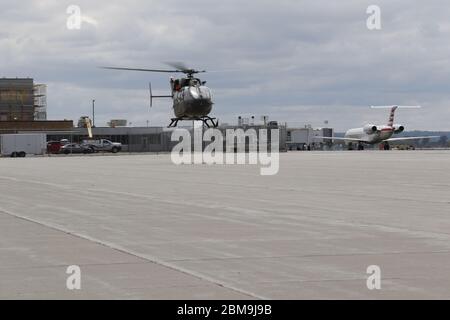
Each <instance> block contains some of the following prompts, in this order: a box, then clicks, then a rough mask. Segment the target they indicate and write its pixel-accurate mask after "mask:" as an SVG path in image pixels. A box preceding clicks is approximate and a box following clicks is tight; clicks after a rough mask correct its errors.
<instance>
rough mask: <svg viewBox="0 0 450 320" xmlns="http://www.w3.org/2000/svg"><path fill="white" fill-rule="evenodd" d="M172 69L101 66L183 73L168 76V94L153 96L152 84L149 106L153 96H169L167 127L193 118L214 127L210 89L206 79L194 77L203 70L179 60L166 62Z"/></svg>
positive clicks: (215, 123) (216, 121) (216, 122)
mask: <svg viewBox="0 0 450 320" xmlns="http://www.w3.org/2000/svg"><path fill="white" fill-rule="evenodd" d="M167 64H169V65H170V66H172V67H173V68H175V69H174V70H160V69H137V68H117V67H101V68H103V69H111V70H125V71H144V72H163V73H184V74H185V75H186V77H182V78H180V79H174V78H170V89H171V94H170V95H164V96H154V95H153V94H152V86H151V83H150V84H149V89H150V106H152V104H153V99H154V98H171V99H172V100H173V112H174V114H175V118H172V119H171V123H170V124H169V128H174V127H176V126H177V124H178V121H183V120H195V121H202V122H203V123H204V124H205V125H206V126H207V127H208V128H209V127H211V126H212V127H214V128H216V127H217V126H218V125H219V122H218V120H216V118H211V117H210V116H209V113H210V112H211V110H212V107H213V104H214V102H213V101H212V93H211V89H210V88H208V87H207V86H205V84H206V81H202V80H200V79H199V78H197V77H195V76H194V75H195V74H198V73H204V72H206V71H205V70H201V71H199V70H195V69H192V68H188V67H186V66H185V65H184V64H183V63H181V62H173V63H167Z"/></svg>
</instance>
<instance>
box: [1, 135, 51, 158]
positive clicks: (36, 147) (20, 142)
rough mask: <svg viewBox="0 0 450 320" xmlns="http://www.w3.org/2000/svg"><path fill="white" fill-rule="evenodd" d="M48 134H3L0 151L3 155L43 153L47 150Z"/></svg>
mask: <svg viewBox="0 0 450 320" xmlns="http://www.w3.org/2000/svg"><path fill="white" fill-rule="evenodd" d="M46 140H47V136H46V134H43V133H27V134H2V135H1V136H0V151H1V155H2V156H7V157H12V158H17V157H19V158H24V157H26V155H27V154H33V155H43V154H45V152H46V150H47V141H46Z"/></svg>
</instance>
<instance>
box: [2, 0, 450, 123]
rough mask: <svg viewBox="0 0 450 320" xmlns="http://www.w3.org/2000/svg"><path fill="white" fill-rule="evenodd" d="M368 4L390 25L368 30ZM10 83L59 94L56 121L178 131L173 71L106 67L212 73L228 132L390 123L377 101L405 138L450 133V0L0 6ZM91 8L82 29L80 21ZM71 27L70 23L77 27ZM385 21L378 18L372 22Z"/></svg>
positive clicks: (169, 0) (45, 0) (53, 103)
mask: <svg viewBox="0 0 450 320" xmlns="http://www.w3.org/2000/svg"><path fill="white" fill-rule="evenodd" d="M370 5H377V6H378V7H379V8H380V26H381V29H377V30H370V29H369V28H368V27H367V20H368V19H369V18H370V17H371V13H370V14H368V13H367V8H368V7H369V6H370ZM0 6H1V8H2V10H1V11H0V77H32V78H34V79H35V82H36V83H45V84H47V85H48V117H49V119H73V120H75V121H76V120H77V119H78V118H79V117H80V116H82V115H90V114H91V105H92V100H93V99H95V100H96V104H95V105H96V116H95V117H96V124H97V126H100V125H106V122H107V121H109V120H111V119H127V120H128V121H129V122H130V123H131V124H132V125H133V126H146V125H147V121H149V124H150V125H151V126H161V125H164V126H165V125H167V124H168V123H169V119H170V118H171V117H173V113H172V109H171V101H170V100H157V101H155V103H154V104H153V107H152V108H151V109H150V108H149V92H148V83H149V82H150V81H151V82H152V87H153V91H154V94H168V93H169V83H168V80H169V77H170V74H158V73H140V72H125V71H112V70H104V69H100V68H98V67H99V66H117V67H137V68H165V67H166V65H165V64H164V63H165V62H167V61H181V62H184V63H185V64H187V65H189V66H192V67H193V68H197V69H206V70H208V71H211V72H209V73H206V74H202V80H206V81H207V85H208V86H209V87H210V88H211V89H212V90H213V93H214V102H215V105H214V108H213V111H212V113H211V115H212V116H215V117H217V118H219V119H220V122H221V123H224V122H226V123H236V122H237V117H238V116H242V117H250V116H255V118H256V119H257V121H260V119H261V116H263V115H267V116H269V119H270V120H276V121H279V122H282V123H284V122H287V124H288V125H289V126H292V127H295V126H304V125H306V124H311V125H313V126H317V127H320V126H325V121H328V126H331V127H334V128H335V129H336V130H338V131H342V130H345V129H348V128H351V127H355V126H356V127H357V126H360V125H363V124H365V123H376V124H378V123H380V124H384V123H386V122H387V118H388V112H387V111H386V110H372V109H370V108H369V106H370V105H394V104H395V105H421V106H422V108H421V109H419V110H406V109H404V110H399V111H398V114H397V118H396V122H399V123H402V124H405V125H406V128H407V130H450V108H449V106H450V97H449V94H450V20H449V19H448V17H450V6H449V5H448V1H445V0H429V1H418V0H396V1H387V0H371V1H365V0H343V1H329V0H315V1H303V0H278V1H273V0H271V1H268V0H249V1H237V0H227V1H216V0H190V1H179V0H164V1H163V0H145V1H144V0H127V1H111V0H109V1H104V0H96V1H84V0H72V1H61V0H58V1H56V0H39V1H29V0H22V1H20V2H19V1H5V0H0ZM71 6H77V7H78V8H79V9H80V11H81V25H80V28H79V29H77V28H75V29H74V28H71V27H73V24H71V23H73V21H75V20H73V17H74V16H73V13H74V12H73V11H70V12H69V13H68V8H70V7H71ZM68 21H69V27H68ZM371 21H373V20H371Z"/></svg>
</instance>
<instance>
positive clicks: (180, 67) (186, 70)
mask: <svg viewBox="0 0 450 320" xmlns="http://www.w3.org/2000/svg"><path fill="white" fill-rule="evenodd" d="M165 64H167V65H169V66H171V67H174V68H176V69H178V70H180V71H181V72H184V73H186V74H194V73H204V72H206V70H196V69H193V68H189V67H188V66H186V65H185V64H184V63H183V62H165Z"/></svg>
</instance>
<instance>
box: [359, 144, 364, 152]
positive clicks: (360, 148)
mask: <svg viewBox="0 0 450 320" xmlns="http://www.w3.org/2000/svg"><path fill="white" fill-rule="evenodd" d="M358 150H360V151H362V150H364V145H363V144H362V143H358Z"/></svg>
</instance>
